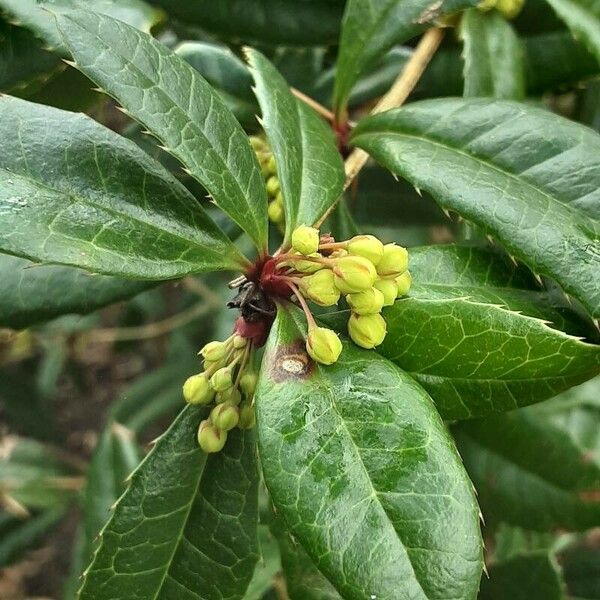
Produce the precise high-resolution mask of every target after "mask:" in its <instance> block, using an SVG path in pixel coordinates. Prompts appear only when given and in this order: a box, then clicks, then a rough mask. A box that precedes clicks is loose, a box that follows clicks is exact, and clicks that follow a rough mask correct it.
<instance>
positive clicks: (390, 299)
mask: <svg viewBox="0 0 600 600" xmlns="http://www.w3.org/2000/svg"><path fill="white" fill-rule="evenodd" d="M373 287H374V288H377V289H378V290H379V291H380V292H381V293H382V294H383V305H384V306H391V305H392V304H394V302H395V301H396V296H397V295H398V286H397V285H396V282H395V281H394V280H393V279H378V280H377V281H376V282H375V283H374V284H373Z"/></svg>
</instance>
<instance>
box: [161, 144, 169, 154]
mask: <svg viewBox="0 0 600 600" xmlns="http://www.w3.org/2000/svg"><path fill="white" fill-rule="evenodd" d="M158 147H159V148H160V149H161V150H164V151H165V152H171V151H170V150H169V149H168V148H167V147H166V146H162V145H161V144H158Z"/></svg>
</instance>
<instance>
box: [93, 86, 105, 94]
mask: <svg viewBox="0 0 600 600" xmlns="http://www.w3.org/2000/svg"><path fill="white" fill-rule="evenodd" d="M90 89H91V90H92V92H99V93H100V94H104V90H103V89H102V88H99V87H93V88H90Z"/></svg>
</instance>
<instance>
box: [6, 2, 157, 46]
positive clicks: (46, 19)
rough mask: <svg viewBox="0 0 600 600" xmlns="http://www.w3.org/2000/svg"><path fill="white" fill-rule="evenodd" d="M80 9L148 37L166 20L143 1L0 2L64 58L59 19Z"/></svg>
mask: <svg viewBox="0 0 600 600" xmlns="http://www.w3.org/2000/svg"><path fill="white" fill-rule="evenodd" d="M78 8H89V9H92V10H94V11H95V12H98V13H102V14H106V15H110V16H111V17H114V18H115V19H119V20H120V21H123V22H125V23H128V24H129V25H131V26H132V27H136V28H137V29H140V30H141V31H145V32H147V33H149V32H150V31H151V29H152V28H153V27H154V26H155V25H158V24H159V23H160V22H161V21H162V20H163V16H164V15H163V13H162V11H160V10H157V9H156V8H152V7H151V6H149V5H148V4H147V3H146V2H144V1H143V0H127V1H126V2H124V1H123V0H0V9H2V10H4V11H5V12H6V13H7V14H8V15H10V16H11V17H12V19H13V20H15V21H16V22H18V23H19V24H20V25H23V26H25V27H27V28H29V29H31V30H32V31H33V32H34V33H35V34H36V35H37V36H38V37H40V38H41V39H42V40H44V42H46V44H47V45H49V46H51V47H52V48H53V49H56V50H58V51H59V52H61V53H62V54H65V52H66V48H65V46H64V44H63V40H62V38H61V35H60V33H59V31H58V29H57V27H56V20H55V15H57V14H62V13H65V12H69V11H71V10H75V9H78Z"/></svg>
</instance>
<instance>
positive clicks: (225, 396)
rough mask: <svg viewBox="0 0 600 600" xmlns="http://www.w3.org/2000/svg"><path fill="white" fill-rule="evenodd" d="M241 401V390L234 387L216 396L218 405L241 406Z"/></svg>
mask: <svg viewBox="0 0 600 600" xmlns="http://www.w3.org/2000/svg"><path fill="white" fill-rule="evenodd" d="M241 401H242V394H240V390H238V389H237V387H235V386H233V385H232V386H231V387H230V388H228V389H226V390H224V391H222V392H217V393H216V395H215V402H216V403H217V404H224V403H225V402H227V403H229V404H239V403H240V402H241Z"/></svg>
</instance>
